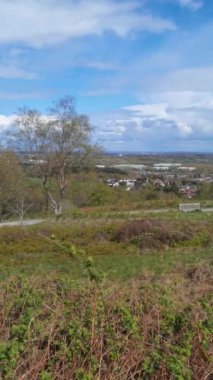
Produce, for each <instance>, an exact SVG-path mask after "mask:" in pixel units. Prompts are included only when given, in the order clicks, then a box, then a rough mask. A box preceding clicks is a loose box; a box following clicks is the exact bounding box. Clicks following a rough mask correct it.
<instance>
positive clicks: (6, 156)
mask: <svg viewBox="0 0 213 380" xmlns="http://www.w3.org/2000/svg"><path fill="white" fill-rule="evenodd" d="M24 183H25V178H24V173H23V170H22V168H21V165H20V163H19V161H18V159H17V157H16V156H15V154H14V153H13V152H10V151H1V152H0V216H1V217H2V216H4V217H7V216H9V215H10V214H11V213H12V212H11V210H12V207H13V205H14V204H15V203H16V201H17V199H18V198H19V196H20V195H21V194H22V192H23V186H24Z"/></svg>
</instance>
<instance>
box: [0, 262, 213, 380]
mask: <svg viewBox="0 0 213 380" xmlns="http://www.w3.org/2000/svg"><path fill="white" fill-rule="evenodd" d="M89 267H90V264H89ZM197 278H199V281H197ZM101 284H102V285H101V292H100V289H99V288H98V287H97V283H96V282H95V281H91V280H89V279H88V281H86V282H85V283H84V284H83V285H82V284H80V283H78V284H77V283H76V284H75V286H74V287H73V282H72V281H71V279H70V278H69V276H62V277H61V278H60V279H57V280H56V279H54V278H50V279H48V280H45V279H44V278H40V277H31V279H26V278H25V277H24V276H19V277H16V278H10V279H8V280H7V281H5V282H3V283H1V296H0V303H1V314H0V336H1V342H0V374H1V378H2V379H7V380H9V379H11V380H12V379H32V380H34V379H35V380H36V379H41V380H45V379H46V380H48V379H49V380H50V379H67V380H71V379H74V380H89V379H91V380H93V379H103V380H108V379H120V380H124V379H156V380H157V379H178V380H181V379H183V380H185V379H189V380H190V379H194V380H201V379H203V380H204V379H210V378H211V377H210V376H211V374H212V370H213V367H212V365H213V362H212V349H213V340H212V337H213V313H212V310H213V307H212V306H213V304H212V279H211V272H210V271H209V270H208V269H207V268H206V267H201V266H197V267H193V268H190V270H189V269H187V270H185V272H183V273H179V272H173V273H172V274H170V276H168V275H167V276H161V277H159V278H156V277H153V276H152V275H149V274H147V273H145V274H144V275H143V274H141V277H140V278H135V279H134V280H131V281H129V282H127V283H125V284H124V283H123V282H122V283H120V282H118V281H117V282H108V281H106V280H103V281H101ZM103 299H104V302H103Z"/></svg>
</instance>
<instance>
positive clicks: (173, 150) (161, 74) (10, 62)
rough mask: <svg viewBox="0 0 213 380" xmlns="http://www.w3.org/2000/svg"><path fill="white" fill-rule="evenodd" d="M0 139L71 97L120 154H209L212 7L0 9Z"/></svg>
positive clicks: (49, 3)
mask: <svg viewBox="0 0 213 380" xmlns="http://www.w3.org/2000/svg"><path fill="white" fill-rule="evenodd" d="M0 12H1V16H2V17H1V19H2V22H1V25H0V56H1V62H0V86H1V91H0V138H1V142H2V141H3V137H4V133H5V131H7V130H8V128H9V127H10V123H11V121H12V119H13V116H12V115H14V114H16V112H17V109H18V108H19V107H22V106H24V105H26V106H29V107H33V108H37V109H38V110H40V111H41V112H42V113H46V112H47V111H46V110H47V108H48V107H49V106H51V103H52V102H53V101H54V100H57V99H59V98H61V97H63V96H64V95H65V94H67V95H71V96H74V97H75V99H76V103H77V105H76V108H77V111H78V112H79V113H86V114H87V115H88V116H89V118H90V121H91V124H92V125H94V126H95V133H94V140H95V141H97V142H98V143H99V144H100V145H102V146H103V148H104V150H105V151H107V152H109V153H110V152H111V153H113V152H117V153H118V154H121V153H123V152H126V153H128V154H131V153H133V154H135V155H137V154H138V153H139V152H141V153H140V154H183V153H184V154H187V153H188V154H212V153H213V123H212V120H213V47H212V42H211V35H212V33H213V20H212V16H211V15H212V14H213V3H212V2H211V1H208V0H150V1H147V0H99V2H98V3H97V2H96V1H95V0H87V1H85V0H61V1H60V4H59V3H58V2H56V1H55V0H43V1H41V0H37V1H36V0H31V1H29V0H13V1H8V0H0Z"/></svg>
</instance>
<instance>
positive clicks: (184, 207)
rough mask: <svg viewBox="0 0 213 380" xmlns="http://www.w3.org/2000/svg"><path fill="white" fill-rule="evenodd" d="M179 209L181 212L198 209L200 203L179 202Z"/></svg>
mask: <svg viewBox="0 0 213 380" xmlns="http://www.w3.org/2000/svg"><path fill="white" fill-rule="evenodd" d="M179 210H180V211H183V212H192V211H200V210H201V208H200V203H180V204H179Z"/></svg>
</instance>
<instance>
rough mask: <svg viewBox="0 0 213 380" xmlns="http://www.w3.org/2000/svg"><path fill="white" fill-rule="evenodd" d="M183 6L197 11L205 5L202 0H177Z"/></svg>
mask: <svg viewBox="0 0 213 380" xmlns="http://www.w3.org/2000/svg"><path fill="white" fill-rule="evenodd" d="M177 1H178V2H179V3H180V5H181V6H183V7H187V8H189V9H191V10H192V11H197V10H198V9H200V8H201V7H202V6H203V5H204V1H202V0H177Z"/></svg>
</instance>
